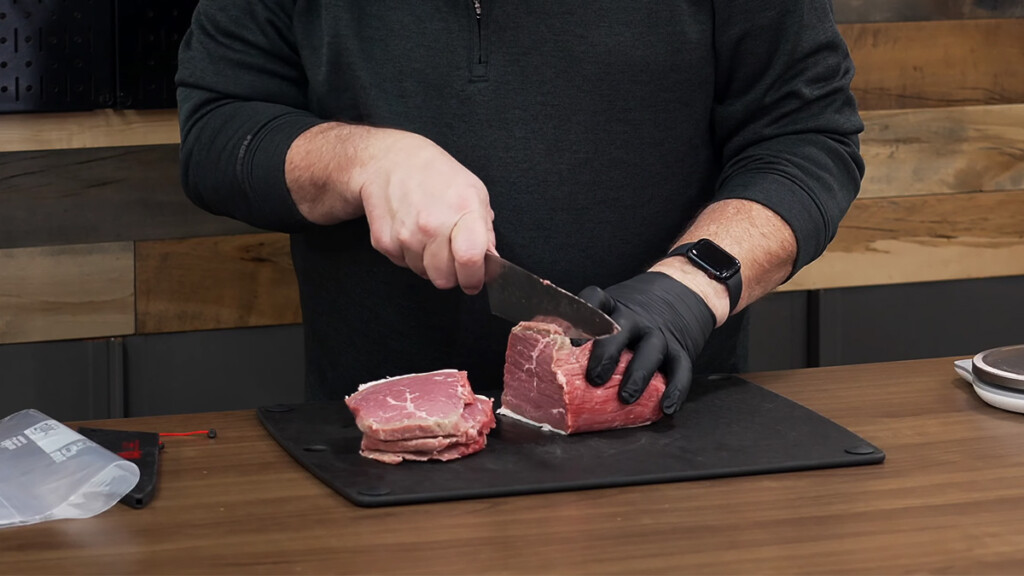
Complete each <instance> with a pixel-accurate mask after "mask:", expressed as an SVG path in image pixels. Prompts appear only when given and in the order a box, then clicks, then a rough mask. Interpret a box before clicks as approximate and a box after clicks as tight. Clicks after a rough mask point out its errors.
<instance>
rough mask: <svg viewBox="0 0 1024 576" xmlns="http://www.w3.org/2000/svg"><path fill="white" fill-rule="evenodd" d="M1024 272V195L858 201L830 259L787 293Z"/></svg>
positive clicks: (831, 247) (792, 284)
mask: <svg viewBox="0 0 1024 576" xmlns="http://www.w3.org/2000/svg"><path fill="white" fill-rule="evenodd" d="M1022 274H1024V190H1014V191H1008V192H975V193H967V194H950V195H944V196H911V197H901V198H867V199H861V200H857V201H855V202H854V204H853V206H852V208H851V209H850V211H849V213H847V215H846V218H844V219H843V221H842V223H841V224H840V225H839V233H838V234H837V235H836V238H835V240H833V242H832V244H831V245H829V247H828V250H826V251H825V254H824V255H823V256H822V257H821V258H819V259H818V260H817V261H815V262H812V263H811V264H810V265H808V266H807V267H806V268H804V269H803V270H801V271H800V272H799V273H798V274H797V275H796V276H795V277H794V278H793V279H792V280H790V281H789V282H788V283H786V284H784V285H783V286H782V287H781V288H780V289H779V290H780V291H790V290H807V289H822V288H839V287H849V286H871V285H880V284H903V283H909V282H930V281H938V280H953V279H968V278H990V277H997V276H1017V275H1022Z"/></svg>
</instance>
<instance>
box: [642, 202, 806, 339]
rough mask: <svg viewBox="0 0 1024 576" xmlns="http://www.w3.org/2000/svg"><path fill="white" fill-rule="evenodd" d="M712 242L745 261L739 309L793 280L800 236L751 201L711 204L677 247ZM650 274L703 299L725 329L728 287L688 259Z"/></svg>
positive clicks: (662, 264) (659, 266) (660, 266)
mask: <svg viewBox="0 0 1024 576" xmlns="http://www.w3.org/2000/svg"><path fill="white" fill-rule="evenodd" d="M701 238H709V239H711V240H712V241H714V242H715V243H716V244H718V245H719V246H721V247H722V248H724V249H725V250H726V251H728V252H729V253H730V254H732V255H733V256H735V257H736V258H737V259H738V260H739V261H740V269H741V273H742V275H743V295H742V297H741V298H740V302H739V304H738V305H737V307H736V310H740V309H742V308H744V307H746V306H747V305H749V304H750V303H752V302H754V301H755V300H757V299H758V298H760V297H761V296H764V295H765V294H767V293H768V292H771V291H772V290H774V289H775V288H776V287H777V286H778V285H779V284H781V283H782V282H783V281H785V279H786V278H787V277H788V276H789V274H790V271H792V269H793V262H794V259H795V258H796V250H797V244H796V237H795V236H794V235H793V231H792V230H791V229H790V227H789V225H787V224H786V222H785V221H784V220H783V219H782V218H781V217H780V216H779V215H778V214H776V213H775V212H773V211H771V210H769V209H768V208H766V207H764V206H763V205H761V204H758V203H756V202H752V201H749V200H735V199H730V200H722V201H720V202H715V203H714V204H711V205H709V206H708V207H707V208H706V209H705V210H704V211H703V212H701V213H700V215H699V216H698V217H697V219H696V220H695V221H694V222H693V225H691V226H690V228H689V229H688V230H687V231H686V233H685V234H684V235H683V236H682V237H681V238H680V239H679V242H678V244H684V243H686V242H693V241H696V240H699V239H701ZM651 270H654V271H658V272H664V273H666V274H669V275H670V276H672V277H674V278H675V279H676V280H679V281H680V282H682V283H684V284H686V285H687V286H689V287H690V288H691V289H692V290H694V291H695V292H697V294H699V295H701V296H702V297H703V298H704V300H705V301H707V303H708V306H710V307H711V311H712V312H714V314H715V318H716V319H717V325H719V326H720V325H721V324H722V323H723V322H725V320H726V319H727V317H728V316H729V294H728V292H727V291H726V289H725V286H724V285H723V284H721V283H719V282H716V281H715V280H712V279H710V278H708V277H707V276H706V275H705V274H704V273H703V272H701V271H700V270H698V269H697V268H695V267H694V266H693V265H692V264H690V263H689V262H688V261H687V260H686V259H685V258H670V259H667V260H663V261H661V262H658V263H657V264H655V265H654V266H653V267H652V268H651Z"/></svg>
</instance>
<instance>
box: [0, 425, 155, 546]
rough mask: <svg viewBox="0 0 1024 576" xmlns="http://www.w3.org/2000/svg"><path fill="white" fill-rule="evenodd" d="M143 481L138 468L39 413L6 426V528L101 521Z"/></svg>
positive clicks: (1, 459) (1, 489)
mask: <svg viewBox="0 0 1024 576" xmlns="http://www.w3.org/2000/svg"><path fill="white" fill-rule="evenodd" d="M138 480H139V469H138V467H137V466H135V464H133V463H131V462H129V461H127V460H125V459H124V458H121V457H120V456H118V455H117V454H114V453H113V452H111V451H109V450H107V449H106V448H103V447H102V446H98V445H96V443H95V442H93V441H91V440H89V439H87V438H85V437H84V436H82V435H81V434H79V433H78V432H75V431H74V430H72V429H71V428H68V427H67V426H65V425H63V424H61V423H60V422H57V421H56V420H53V419H52V418H50V417H48V416H46V415H45V414H43V413H41V412H39V411H37V410H22V411H21V412H15V413H14V414H12V415H10V416H8V417H7V418H4V419H3V420H0V528H3V527H6V526H18V525H23V524H35V523H37V522H44V521H46V520H57V519H59V518H89V517H90V516H95V515H96V514H99V513H100V512H103V511H104V510H106V509H108V508H110V507H111V506H113V505H114V504H116V503H117V501H118V500H120V499H121V497H122V496H124V495H125V494H127V493H128V491H129V490H131V489H132V487H134V486H135V483H136V482H138Z"/></svg>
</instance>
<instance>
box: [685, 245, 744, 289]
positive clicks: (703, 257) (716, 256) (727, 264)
mask: <svg viewBox="0 0 1024 576" xmlns="http://www.w3.org/2000/svg"><path fill="white" fill-rule="evenodd" d="M689 252H690V255H691V256H692V257H693V259H695V260H697V261H698V262H700V264H701V265H703V266H704V268H705V269H706V270H707V271H708V272H710V273H711V274H714V275H715V277H716V278H719V279H720V280H728V279H729V278H732V277H733V276H735V275H736V273H737V272H739V271H740V262H739V260H737V259H735V258H733V257H732V255H731V254H729V253H728V252H726V251H725V250H723V249H722V248H721V247H720V246H719V245H718V244H715V243H714V242H712V241H710V240H707V239H704V240H700V241H698V242H697V243H696V244H694V245H693V246H691V247H690V250H689Z"/></svg>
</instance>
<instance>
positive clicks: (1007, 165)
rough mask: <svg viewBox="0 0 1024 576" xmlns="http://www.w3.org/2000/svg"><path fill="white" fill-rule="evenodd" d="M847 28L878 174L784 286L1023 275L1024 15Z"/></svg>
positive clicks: (868, 178)
mask: <svg viewBox="0 0 1024 576" xmlns="http://www.w3.org/2000/svg"><path fill="white" fill-rule="evenodd" d="M967 8H968V7H965V10H966V9H967ZM840 31H841V32H842V34H843V37H844V38H845V39H846V41H847V44H848V46H849V47H850V53H851V55H852V57H853V60H854V64H855V65H856V66H857V75H856V77H855V80H854V91H855V93H856V94H857V99H858V103H859V105H860V107H861V110H862V116H863V118H864V123H865V131H864V135H863V137H862V139H861V150H862V153H863V155H864V160H865V164H866V166H867V174H866V175H865V178H864V183H863V186H862V190H861V194H860V196H859V198H858V199H857V201H856V202H854V205H853V206H852V207H851V209H850V212H849V213H848V214H847V216H846V218H845V219H844V220H843V222H842V223H841V224H840V228H839V233H838V234H837V236H836V239H835V241H833V243H832V244H831V245H830V246H829V248H828V250H827V251H826V253H825V254H824V255H823V256H822V257H821V258H820V259H818V260H817V261H816V262H814V263H812V264H811V265H809V266H808V267H807V268H805V269H804V270H802V271H801V272H800V273H799V274H797V275H796V276H795V277H794V278H793V279H792V280H791V281H790V282H789V283H787V284H786V285H784V286H783V287H782V288H781V289H780V291H786V290H806V289H822V288H841V287H850V286H870V285H879V284H894V283H910V282H927V281H940V280H955V279H966V278H990V277H998V276H1017V275H1024V74H1022V73H1021V72H1020V71H1021V70H1024V18H1004V19H978V20H947V21H925V22H881V23H866V24H843V25H840Z"/></svg>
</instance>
